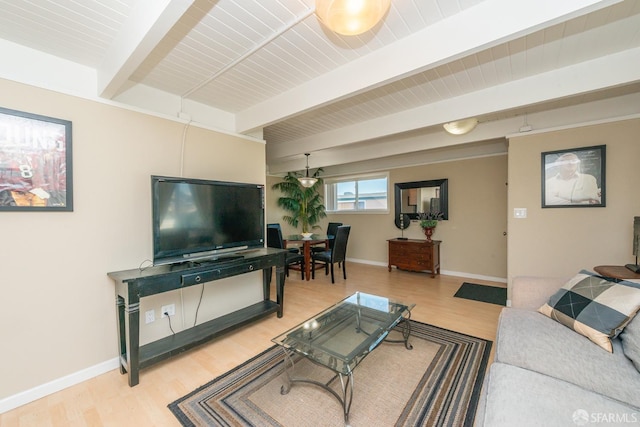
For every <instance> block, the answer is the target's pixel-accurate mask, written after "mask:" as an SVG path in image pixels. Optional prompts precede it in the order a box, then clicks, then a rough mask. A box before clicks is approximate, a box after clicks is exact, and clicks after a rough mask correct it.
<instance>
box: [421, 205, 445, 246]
mask: <svg viewBox="0 0 640 427" xmlns="http://www.w3.org/2000/svg"><path fill="white" fill-rule="evenodd" d="M443 216H444V215H443V214H442V212H420V213H418V220H419V221H420V227H422V231H424V235H425V236H427V241H428V242H430V241H431V236H432V235H433V232H434V231H435V230H436V226H437V225H438V222H439V221H442V217H443Z"/></svg>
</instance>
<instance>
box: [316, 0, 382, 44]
mask: <svg viewBox="0 0 640 427" xmlns="http://www.w3.org/2000/svg"><path fill="white" fill-rule="evenodd" d="M390 5H391V0H316V15H317V16H318V19H320V22H322V23H323V24H324V25H326V26H327V27H328V28H329V29H330V30H331V31H333V32H335V33H338V34H342V35H344V36H355V35H358V34H362V33H364V32H365V31H368V30H370V29H371V28H373V27H374V26H375V25H376V24H377V23H378V22H380V20H381V19H382V18H383V17H384V15H385V14H386V13H387V11H388V10H389V6H390Z"/></svg>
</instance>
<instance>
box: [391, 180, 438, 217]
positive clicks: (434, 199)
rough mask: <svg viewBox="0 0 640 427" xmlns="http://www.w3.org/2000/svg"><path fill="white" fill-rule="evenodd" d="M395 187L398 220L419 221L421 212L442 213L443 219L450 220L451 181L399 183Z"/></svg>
mask: <svg viewBox="0 0 640 427" xmlns="http://www.w3.org/2000/svg"><path fill="white" fill-rule="evenodd" d="M394 187H395V217H396V218H399V217H400V215H408V216H409V218H410V219H418V213H419V212H442V219H449V180H447V179H432V180H429V181H413V182H399V183H397V184H395V186H394Z"/></svg>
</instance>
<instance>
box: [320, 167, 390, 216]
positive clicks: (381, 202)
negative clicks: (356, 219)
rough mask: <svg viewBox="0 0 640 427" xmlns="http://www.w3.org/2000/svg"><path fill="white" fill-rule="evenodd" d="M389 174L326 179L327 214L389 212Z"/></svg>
mask: <svg viewBox="0 0 640 427" xmlns="http://www.w3.org/2000/svg"><path fill="white" fill-rule="evenodd" d="M388 181H389V177H388V175H387V174H377V175H363V176H358V177H344V178H336V179H325V181H324V182H325V187H324V194H325V205H326V208H327V212H388V211H389V205H388V197H387V192H388V191H387V188H388Z"/></svg>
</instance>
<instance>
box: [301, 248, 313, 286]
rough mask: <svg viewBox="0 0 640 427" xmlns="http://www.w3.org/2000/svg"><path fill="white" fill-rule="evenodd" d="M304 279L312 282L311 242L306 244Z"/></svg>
mask: <svg viewBox="0 0 640 427" xmlns="http://www.w3.org/2000/svg"><path fill="white" fill-rule="evenodd" d="M303 251H304V274H305V276H304V279H305V280H307V281H309V280H311V242H308V241H307V242H304V245H303Z"/></svg>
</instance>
